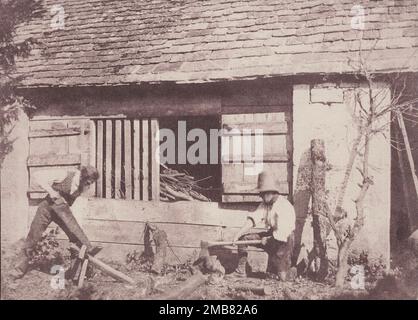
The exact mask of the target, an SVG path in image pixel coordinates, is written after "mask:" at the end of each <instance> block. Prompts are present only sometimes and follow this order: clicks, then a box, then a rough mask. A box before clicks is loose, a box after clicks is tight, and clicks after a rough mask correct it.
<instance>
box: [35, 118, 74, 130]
mask: <svg viewBox="0 0 418 320" xmlns="http://www.w3.org/2000/svg"><path fill="white" fill-rule="evenodd" d="M66 129H68V120H67V119H65V118H63V117H60V118H59V119H56V120H51V119H47V120H31V121H29V130H30V131H36V130H66Z"/></svg>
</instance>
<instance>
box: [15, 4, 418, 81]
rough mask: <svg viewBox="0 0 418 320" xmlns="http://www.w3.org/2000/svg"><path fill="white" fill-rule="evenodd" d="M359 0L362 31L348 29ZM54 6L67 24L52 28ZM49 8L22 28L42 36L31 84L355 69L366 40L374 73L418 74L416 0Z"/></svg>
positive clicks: (24, 66) (22, 32)
mask: <svg viewBox="0 0 418 320" xmlns="http://www.w3.org/2000/svg"><path fill="white" fill-rule="evenodd" d="M359 3H360V4H362V5H363V7H364V12H365V16H364V21H365V25H364V26H365V28H364V30H355V29H353V28H352V27H351V22H352V21H353V20H352V19H353V15H354V14H355V12H356V10H355V9H353V5H355V4H359ZM57 4H58V5H61V6H62V8H64V12H65V19H64V22H65V27H64V29H62V30H59V29H58V30H56V29H55V30H54V28H52V27H51V21H57V20H56V19H55V20H53V19H54V17H55V18H56V17H57V16H56V15H57V13H56V11H54V10H56V9H53V11H51V8H52V6H53V5H57ZM43 7H44V9H45V13H44V14H43V16H42V17H41V18H36V19H35V20H33V21H31V22H30V23H26V24H24V25H22V26H20V28H19V30H18V35H17V37H18V38H19V39H22V38H26V37H29V36H34V37H35V38H37V39H38V40H39V41H40V44H39V45H37V46H36V47H35V48H34V49H33V51H32V53H31V55H30V57H29V58H27V59H21V60H19V61H18V63H17V73H23V74H25V75H26V76H27V77H26V79H25V80H24V81H23V82H22V83H23V85H24V86H79V85H120V84H128V83H141V82H149V83H153V82H164V81H173V82H178V83H187V82H205V81H221V80H230V79H252V78H256V77H271V76H281V75H293V74H312V73H349V72H353V70H354V69H353V64H352V63H349V60H350V59H351V60H352V61H357V59H358V54H359V48H360V47H361V49H362V51H364V52H366V51H367V50H368V49H370V48H373V50H372V52H371V53H370V55H368V56H367V63H368V68H369V69H370V70H373V71H376V72H390V71H397V70H399V69H402V70H404V71H414V72H415V71H418V58H417V56H418V49H417V48H418V42H417V39H418V1H417V0H375V1H363V2H361V1H360V2H358V1H353V0H333V1H330V0H303V1H301V0H202V1H198V0H137V1H135V0H58V1H53V0H44V2H43ZM51 19H52V20H51ZM360 39H361V40H360ZM364 52H363V54H362V56H365V53H364Z"/></svg>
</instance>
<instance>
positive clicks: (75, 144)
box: [67, 119, 90, 166]
mask: <svg viewBox="0 0 418 320" xmlns="http://www.w3.org/2000/svg"><path fill="white" fill-rule="evenodd" d="M68 127H69V128H74V127H77V128H81V133H80V134H79V135H73V136H68V137H67V138H68V150H69V153H78V152H79V153H80V154H81V165H83V166H86V165H88V164H89V153H90V151H89V144H90V128H89V120H88V119H78V120H70V121H68Z"/></svg>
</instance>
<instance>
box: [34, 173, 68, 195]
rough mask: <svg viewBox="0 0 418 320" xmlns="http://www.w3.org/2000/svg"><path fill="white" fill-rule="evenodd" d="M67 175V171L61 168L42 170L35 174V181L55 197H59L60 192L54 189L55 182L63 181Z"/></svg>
mask: <svg viewBox="0 0 418 320" xmlns="http://www.w3.org/2000/svg"><path fill="white" fill-rule="evenodd" d="M66 176H67V171H65V170H61V169H55V170H42V171H37V172H35V173H34V174H33V178H34V180H35V183H36V184H38V185H39V186H40V187H41V188H42V189H44V190H45V191H46V192H48V194H49V195H50V196H51V197H53V198H57V197H58V196H59V194H58V193H57V192H56V191H55V190H54V189H52V185H53V183H54V182H61V181H62V180H64V179H65V177H66Z"/></svg>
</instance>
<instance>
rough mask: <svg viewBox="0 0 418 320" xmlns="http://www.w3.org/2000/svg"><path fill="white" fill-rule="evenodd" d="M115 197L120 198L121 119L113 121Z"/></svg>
mask: <svg viewBox="0 0 418 320" xmlns="http://www.w3.org/2000/svg"><path fill="white" fill-rule="evenodd" d="M115 126H116V127H115V135H116V136H115V198H116V199H120V198H121V195H122V194H121V175H122V120H116V121H115Z"/></svg>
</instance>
